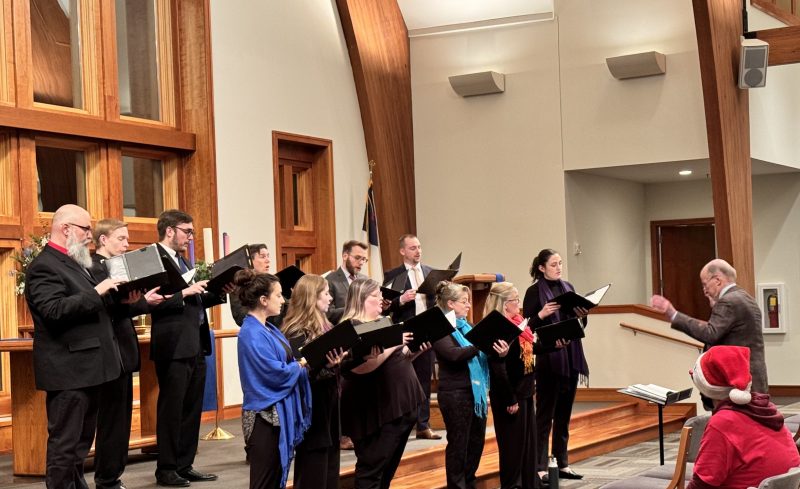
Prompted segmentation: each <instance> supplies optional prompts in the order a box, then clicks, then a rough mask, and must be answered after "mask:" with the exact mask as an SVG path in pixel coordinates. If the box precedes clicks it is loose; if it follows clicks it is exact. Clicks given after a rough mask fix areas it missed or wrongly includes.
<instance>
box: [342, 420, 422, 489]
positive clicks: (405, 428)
mask: <svg viewBox="0 0 800 489" xmlns="http://www.w3.org/2000/svg"><path fill="white" fill-rule="evenodd" d="M415 420H416V413H414V412H411V413H408V414H406V415H404V416H402V417H400V418H397V419H395V420H394V421H391V422H389V423H386V424H384V425H383V426H381V427H380V429H379V430H378V431H376V432H375V433H372V434H371V435H369V436H367V437H365V438H361V439H355V438H353V447H354V448H355V452H356V474H355V481H354V483H353V488H354V489H387V488H388V487H389V485H390V484H391V483H392V479H393V478H394V473H395V471H397V466H398V465H400V459H401V458H402V457H403V451H404V450H405V449H406V443H408V435H410V434H411V429H412V428H414V422H415Z"/></svg>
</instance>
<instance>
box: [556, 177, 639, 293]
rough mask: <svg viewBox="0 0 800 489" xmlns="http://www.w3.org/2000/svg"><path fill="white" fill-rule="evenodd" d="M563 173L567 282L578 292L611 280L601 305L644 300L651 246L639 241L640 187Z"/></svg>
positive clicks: (624, 182) (611, 179)
mask: <svg viewBox="0 0 800 489" xmlns="http://www.w3.org/2000/svg"><path fill="white" fill-rule="evenodd" d="M565 175H566V176H565V181H566V186H565V188H566V195H567V248H568V249H566V250H564V254H562V258H564V259H565V260H568V261H569V263H570V267H569V278H570V281H572V283H573V285H575V287H576V288H577V289H578V291H579V292H581V291H582V292H587V291H589V290H592V289H595V288H597V287H600V286H601V285H604V284H606V283H609V282H611V283H613V285H612V287H611V289H609V291H608V294H607V295H606V297H604V298H603V302H604V303H605V304H640V303H644V302H646V300H647V295H646V294H647V289H646V287H645V283H644V280H645V276H644V273H643V271H644V260H645V256H646V255H648V254H649V253H650V250H649V248H645V246H644V242H643V241H642V239H641V229H642V222H643V221H644V208H645V206H644V200H645V194H644V185H643V184H641V183H634V182H629V181H627V180H619V179H616V178H606V177H600V176H596V175H589V174H586V173H580V172H567V173H566V174H565ZM576 247H580V251H581V253H580V254H579V255H576V254H575V251H576Z"/></svg>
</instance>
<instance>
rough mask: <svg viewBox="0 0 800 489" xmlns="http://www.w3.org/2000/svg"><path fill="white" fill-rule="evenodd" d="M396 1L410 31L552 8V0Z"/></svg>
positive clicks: (542, 12)
mask: <svg viewBox="0 0 800 489" xmlns="http://www.w3.org/2000/svg"><path fill="white" fill-rule="evenodd" d="M397 3H398V4H399V5H400V10H401V11H402V13H403V18H404V19H405V21H406V27H407V28H408V30H409V31H412V30H417V29H427V28H431V27H440V26H446V25H455V24H464V23H468V22H480V21H484V20H492V19H501V18H505V17H517V16H522V15H535V14H545V13H549V12H552V11H553V0H398V2H397Z"/></svg>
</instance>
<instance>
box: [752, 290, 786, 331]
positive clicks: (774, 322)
mask: <svg viewBox="0 0 800 489" xmlns="http://www.w3.org/2000/svg"><path fill="white" fill-rule="evenodd" d="M756 300H757V301H758V307H759V308H760V309H761V331H762V332H763V333H764V334H772V333H786V326H787V324H786V314H785V311H786V295H785V294H784V290H783V284H781V283H773V284H758V290H757V291H756Z"/></svg>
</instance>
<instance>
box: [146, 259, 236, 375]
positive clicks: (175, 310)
mask: <svg viewBox="0 0 800 489" xmlns="http://www.w3.org/2000/svg"><path fill="white" fill-rule="evenodd" d="M158 252H159V254H160V255H161V256H162V258H166V260H164V262H165V263H164V266H173V267H175V268H176V269H178V266H177V265H176V264H175V260H174V258H173V256H175V252H174V251H172V250H169V251H168V250H166V249H164V247H162V246H161V245H160V244H159V245H158ZM180 259H181V260H183V257H180ZM184 264H185V265H186V267H187V268H189V265H188V264H187V263H186V261H185V260H184ZM223 302H225V298H224V297H220V296H218V295H216V294H213V293H211V292H205V293H203V294H198V295H193V296H190V297H187V298H186V299H185V300H184V298H183V296H182V295H181V293H180V292H177V293H175V294H174V295H173V296H172V298H170V299H168V300H166V301H164V302H162V303H161V304H159V305H157V306H153V307H151V308H150V314H151V318H152V323H153V326H152V327H151V328H150V359H151V360H153V361H156V362H168V361H170V360H179V359H185V358H192V357H196V356H198V355H200V354H203V355H210V354H211V334H210V333H209V332H208V317H206V308H207V307H211V306H216V305H217V304H222V303H223Z"/></svg>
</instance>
